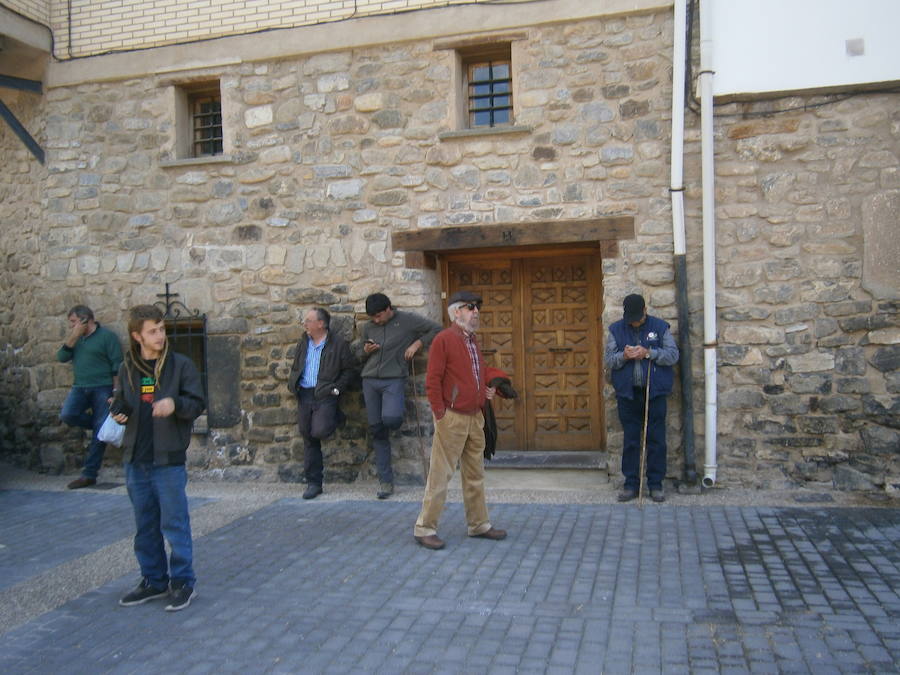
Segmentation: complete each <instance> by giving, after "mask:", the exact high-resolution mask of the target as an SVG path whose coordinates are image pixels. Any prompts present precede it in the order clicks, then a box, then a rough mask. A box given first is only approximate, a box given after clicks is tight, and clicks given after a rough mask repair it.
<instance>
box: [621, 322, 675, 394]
mask: <svg viewBox="0 0 900 675" xmlns="http://www.w3.org/2000/svg"><path fill="white" fill-rule="evenodd" d="M668 331H669V324H667V323H666V322H665V321H663V320H662V319H657V318H656V317H655V316H650V315H648V316H647V320H646V321H644V323H643V325H641V327H640V328H638V335H639V338H640V340H639V344H640V345H641V346H642V347H646V348H647V349H660V348H661V347H662V343H663V335H665V334H666V333H667V332H668ZM609 332H610V333H612V336H613V337H614V338H615V339H616V351H617V352H620V353H621V352H624V351H625V345H632V346H634V337H633V334H634V331H633V329H632V328H631V326H629V325H628V324H627V323H625V321H624V319H620V320H619V321H616V322H615V323H614V324H612V325H611V326H610V327H609ZM651 334H652V336H653V337H652V339H651V337H650V336H651ZM635 363H640V364H641V370H642V371H643V373H642V375H641V378H642V379H641V381H642V382H646V381H647V369H648V368H649V367H650V365H651V364H652V365H653V374H652V375H651V376H650V398H656V397H657V396H668V395H669V393H671V391H672V383H673V382H674V379H675V375H674V372H673V370H672V366H660V365H657V363H656V362H655V361H652V360H651V359H642V360H641V361H626V362H625V365H624V366H623V367H622V368H619V369H618V370H614V371H612V383H613V387H614V388H615V390H616V396H621V397H622V398H633V397H634V364H635Z"/></svg>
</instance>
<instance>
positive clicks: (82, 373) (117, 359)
mask: <svg viewBox="0 0 900 675" xmlns="http://www.w3.org/2000/svg"><path fill="white" fill-rule="evenodd" d="M56 358H57V360H58V361H60V362H61V363H66V362H68V361H71V362H72V365H73V366H74V369H75V386H76V387H103V386H106V385H111V384H112V381H113V376H114V375H115V374H116V373H118V372H119V366H120V365H122V347H121V345H120V344H119V338H118V337H116V334H115V333H113V332H112V331H111V330H109V329H107V328H104V327H103V326H101V325H100V324H99V323H98V324H97V330H95V331H94V332H93V333H91V334H90V335H87V336H84V335H83V336H81V337H80V338H78V342H76V343H75V346H74V347H73V348H71V349H70V348H69V347H67V346H66V345H63V346H62V347H60V348H59V351H58V352H56Z"/></svg>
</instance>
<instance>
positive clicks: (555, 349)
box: [550, 347, 572, 354]
mask: <svg viewBox="0 0 900 675" xmlns="http://www.w3.org/2000/svg"><path fill="white" fill-rule="evenodd" d="M550 351H551V352H553V353H554V354H560V353H562V352H570V351H572V348H571V347H550Z"/></svg>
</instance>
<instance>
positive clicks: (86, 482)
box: [66, 476, 97, 490]
mask: <svg viewBox="0 0 900 675" xmlns="http://www.w3.org/2000/svg"><path fill="white" fill-rule="evenodd" d="M96 484H97V479H96V478H88V477H87V476H81V478H76V479H75V480H73V481H72V482H71V483H69V484H68V485H67V486H66V487H67V488H69V489H70V490H78V489H81V488H86V487H91V485H96Z"/></svg>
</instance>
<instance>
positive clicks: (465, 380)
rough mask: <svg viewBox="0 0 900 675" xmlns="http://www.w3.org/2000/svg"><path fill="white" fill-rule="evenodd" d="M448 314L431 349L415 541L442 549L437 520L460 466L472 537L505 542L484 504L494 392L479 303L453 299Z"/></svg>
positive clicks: (463, 296) (462, 296)
mask: <svg viewBox="0 0 900 675" xmlns="http://www.w3.org/2000/svg"><path fill="white" fill-rule="evenodd" d="M447 314H448V315H449V316H450V320H451V321H452V324H451V325H450V327H449V328H445V329H444V330H442V331H441V332H440V333H438V334H437V337H436V338H434V341H433V342H432V343H431V351H430V353H429V354H428V372H427V374H426V376H425V389H426V391H427V392H428V402H429V403H430V404H431V411H432V413H433V414H434V440H433V442H432V446H431V467H430V469H429V471H428V482H427V483H426V485H425V499H424V500H423V501H422V511H421V512H420V513H419V517H418V519H417V520H416V526H415V529H414V530H413V536H414V537H415V539H416V541H417V542H418V543H419V544H420V545H421V546H424V547H425V548H428V549H432V550H437V549H440V548H444V542H443V541H442V540H441V539H439V538H438V536H437V526H438V519H439V518H440V517H441V513H442V512H443V510H444V502H445V501H446V499H447V484H448V483H449V482H450V478H452V477H453V472H454V471H455V470H456V464H457V462H458V463H459V474H460V478H461V479H462V491H463V504H464V506H465V510H466V522H467V523H468V534H469V536H470V537H480V538H482V539H491V540H494V541H498V540H500V539H505V538H506V531H505V530H498V529H496V528H495V527H493V526H492V525H491V521H490V520H488V512H487V504H486V503H485V499H484V415H482V413H481V408H482V406H483V405H484V402H485V399H487V400H490V399H492V398H493V397H494V393H495V390H494V388H493V387H489V386H488V385H487V368H485V365H484V357H483V356H482V355H481V350H480V349H479V347H478V341H477V340H476V338H475V333H476V331H477V330H478V326H479V323H480V315H481V298H480V297H479V296H478V295H477V294H475V293H472V292H471V291H457V292H456V293H454V294H453V295H451V296H450V300H449V303H448V307H447Z"/></svg>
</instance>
